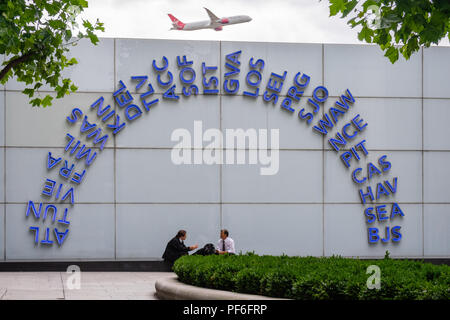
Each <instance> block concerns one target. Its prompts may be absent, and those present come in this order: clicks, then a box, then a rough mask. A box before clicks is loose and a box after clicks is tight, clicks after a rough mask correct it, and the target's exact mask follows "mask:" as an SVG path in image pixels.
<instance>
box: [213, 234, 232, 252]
mask: <svg viewBox="0 0 450 320" xmlns="http://www.w3.org/2000/svg"><path fill="white" fill-rule="evenodd" d="M217 247H218V248H219V249H218V250H216V253H218V254H225V253H229V254H236V252H235V250H234V241H233V239H231V238H230V237H229V236H228V230H227V229H222V230H220V239H219V242H218V245H217Z"/></svg>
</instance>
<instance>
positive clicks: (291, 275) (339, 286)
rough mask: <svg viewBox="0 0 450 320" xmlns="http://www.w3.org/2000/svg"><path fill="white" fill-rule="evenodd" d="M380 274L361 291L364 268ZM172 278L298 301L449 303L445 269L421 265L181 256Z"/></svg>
mask: <svg viewBox="0 0 450 320" xmlns="http://www.w3.org/2000/svg"><path fill="white" fill-rule="evenodd" d="M370 265H377V266H378V267H380V269H381V288H380V289H369V288H368V287H367V279H368V277H369V275H368V274H366V270H367V267H368V266H370ZM174 271H175V273H176V274H177V276H178V279H179V280H180V281H182V282H184V283H187V284H191V285H196V286H200V287H206V288H214V289H220V290H229V291H235V292H242V293H250V294H259V295H266V296H271V297H281V298H290V299H301V300H323V299H325V300H330V299H333V300H334V299H336V300H380V299H382V300H399V299H403V300H404V299H408V300H410V299H414V300H424V299H426V300H429V299H444V300H449V299H450V267H449V266H447V265H433V264H430V263H423V262H422V261H410V260H397V259H392V258H387V259H386V258H385V259H380V260H359V259H349V258H342V257H336V256H333V257H321V258H316V257H288V256H280V257H276V256H258V255H255V254H245V255H211V256H198V255H193V256H192V255H191V256H183V257H181V258H180V259H178V260H177V261H176V262H175V264H174Z"/></svg>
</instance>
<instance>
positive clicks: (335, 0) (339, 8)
mask: <svg viewBox="0 0 450 320" xmlns="http://www.w3.org/2000/svg"><path fill="white" fill-rule="evenodd" d="M344 11H345V0H330V16H335V15H336V14H338V13H339V12H344Z"/></svg>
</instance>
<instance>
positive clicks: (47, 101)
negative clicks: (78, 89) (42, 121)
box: [41, 95, 53, 108]
mask: <svg viewBox="0 0 450 320" xmlns="http://www.w3.org/2000/svg"><path fill="white" fill-rule="evenodd" d="M52 100H53V97H52V96H50V95H46V96H45V97H44V99H42V101H41V105H42V106H43V107H44V108H45V107H48V106H51V105H52Z"/></svg>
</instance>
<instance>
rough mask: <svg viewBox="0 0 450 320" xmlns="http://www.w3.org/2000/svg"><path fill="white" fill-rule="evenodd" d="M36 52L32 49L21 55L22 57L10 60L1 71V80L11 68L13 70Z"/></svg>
mask: <svg viewBox="0 0 450 320" xmlns="http://www.w3.org/2000/svg"><path fill="white" fill-rule="evenodd" d="M34 54H35V52H34V51H32V50H31V51H28V52H27V53H25V54H24V55H21V56H20V57H17V58H14V59H12V60H10V61H9V62H8V64H7V65H6V66H5V67H4V68H3V70H2V71H0V80H2V79H3V78H4V77H5V76H6V74H7V73H8V71H9V70H11V69H12V68H14V67H15V66H17V65H19V64H21V63H23V62H26V61H28V60H30V59H31V58H32V57H33V55H34Z"/></svg>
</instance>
